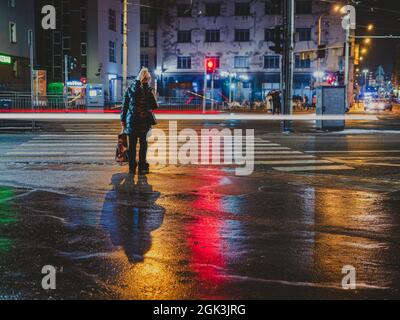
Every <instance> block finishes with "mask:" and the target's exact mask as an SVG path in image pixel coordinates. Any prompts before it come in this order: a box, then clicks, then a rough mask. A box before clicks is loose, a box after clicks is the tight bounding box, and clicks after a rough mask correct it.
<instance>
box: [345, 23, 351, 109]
mask: <svg viewBox="0 0 400 320" xmlns="http://www.w3.org/2000/svg"><path fill="white" fill-rule="evenodd" d="M348 19H350V16H348ZM349 83H350V23H349V24H348V27H347V28H346V47H345V71H344V85H345V86H346V96H345V99H344V101H345V106H346V108H348V107H349Z"/></svg>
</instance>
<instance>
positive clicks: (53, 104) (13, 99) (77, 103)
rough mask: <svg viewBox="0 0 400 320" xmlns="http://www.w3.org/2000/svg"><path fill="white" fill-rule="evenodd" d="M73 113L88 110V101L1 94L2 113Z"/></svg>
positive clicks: (58, 96) (58, 97) (26, 94)
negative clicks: (73, 111)
mask: <svg viewBox="0 0 400 320" xmlns="http://www.w3.org/2000/svg"><path fill="white" fill-rule="evenodd" d="M39 110H40V111H49V112H54V111H59V112H63V111H72V110H86V99H84V98H73V97H68V98H67V97H65V96H62V95H51V94H49V95H46V96H36V97H34V98H33V99H32V96H31V94H30V93H19V92H18V93H17V92H2V93H0V111H3V112H4V111H9V112H16V111H19V112H21V111H22V112H35V111H39Z"/></svg>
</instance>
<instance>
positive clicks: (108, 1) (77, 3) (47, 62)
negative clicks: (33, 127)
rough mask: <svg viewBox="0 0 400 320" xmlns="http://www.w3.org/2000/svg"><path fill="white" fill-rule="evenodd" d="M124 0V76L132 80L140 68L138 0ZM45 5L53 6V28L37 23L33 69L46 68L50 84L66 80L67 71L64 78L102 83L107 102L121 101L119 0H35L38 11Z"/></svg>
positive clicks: (121, 74)
mask: <svg viewBox="0 0 400 320" xmlns="http://www.w3.org/2000/svg"><path fill="white" fill-rule="evenodd" d="M129 3H130V4H129V10H128V30H129V33H128V47H129V50H128V78H130V79H133V78H135V76H136V75H137V73H138V71H139V67H140V47H139V45H138V43H139V40H140V1H139V0H133V1H129ZM47 4H50V5H53V6H54V7H55V8H56V12H57V24H56V30H43V29H42V28H41V22H40V21H37V23H36V47H37V50H36V52H37V55H36V58H37V59H36V62H37V68H39V69H44V70H46V71H47V78H48V82H49V83H65V79H66V72H65V71H67V72H68V77H67V79H68V80H69V81H72V82H76V83H79V82H82V80H83V81H84V82H86V81H87V83H88V84H96V85H102V86H103V90H104V95H105V98H106V100H107V101H120V100H121V98H122V76H123V30H124V26H123V1H115V0H36V2H35V11H36V15H37V16H40V11H41V8H42V7H43V6H44V5H47ZM66 56H67V57H70V58H69V59H68V58H66ZM71 65H72V66H71Z"/></svg>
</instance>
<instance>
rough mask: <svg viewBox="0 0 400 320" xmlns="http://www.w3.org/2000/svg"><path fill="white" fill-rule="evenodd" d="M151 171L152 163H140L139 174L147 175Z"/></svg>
mask: <svg viewBox="0 0 400 320" xmlns="http://www.w3.org/2000/svg"><path fill="white" fill-rule="evenodd" d="M149 173H150V165H149V164H148V163H147V162H145V163H144V164H142V163H139V174H140V175H146V174H149Z"/></svg>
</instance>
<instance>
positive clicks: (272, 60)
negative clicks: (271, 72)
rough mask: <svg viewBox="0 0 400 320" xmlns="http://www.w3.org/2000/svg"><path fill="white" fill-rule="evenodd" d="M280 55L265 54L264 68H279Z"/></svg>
mask: <svg viewBox="0 0 400 320" xmlns="http://www.w3.org/2000/svg"><path fill="white" fill-rule="evenodd" d="M279 60H280V56H277V55H267V56H264V69H279V67H280V65H279Z"/></svg>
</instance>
